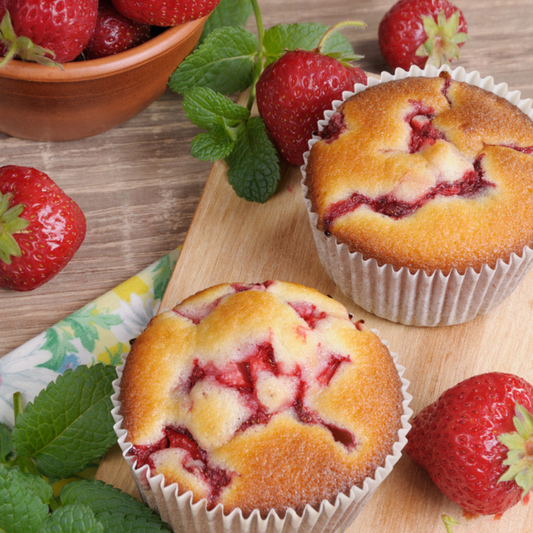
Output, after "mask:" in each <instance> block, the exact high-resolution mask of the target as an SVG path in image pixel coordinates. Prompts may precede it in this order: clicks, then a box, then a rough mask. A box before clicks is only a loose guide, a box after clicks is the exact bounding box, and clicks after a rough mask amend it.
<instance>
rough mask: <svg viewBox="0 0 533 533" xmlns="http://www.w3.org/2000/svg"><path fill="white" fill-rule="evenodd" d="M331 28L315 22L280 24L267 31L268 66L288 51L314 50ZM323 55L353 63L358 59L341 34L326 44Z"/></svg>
mask: <svg viewBox="0 0 533 533" xmlns="http://www.w3.org/2000/svg"><path fill="white" fill-rule="evenodd" d="M328 28H329V26H324V25H323V24H318V23H315V22H304V23H300V24H278V25H277V26H273V27H272V28H269V29H268V30H266V31H265V37H264V41H263V47H264V50H265V58H266V64H267V65H268V64H269V63H272V62H273V61H276V59H278V58H280V57H281V56H282V55H283V54H284V53H285V51H286V50H296V48H300V49H302V50H309V51H311V50H314V49H315V48H316V47H317V46H318V42H319V41H320V38H321V37H322V36H323V35H324V33H326V30H328ZM322 53H323V54H326V55H334V56H335V57H336V59H341V58H342V59H344V60H345V61H351V60H353V59H356V58H357V56H355V55H354V51H353V47H352V45H351V44H350V41H349V40H348V39H347V38H346V37H345V36H344V35H343V34H342V33H339V32H335V33H333V34H332V35H331V36H330V37H329V38H328V39H327V41H326V42H325V44H324V46H323V48H322Z"/></svg>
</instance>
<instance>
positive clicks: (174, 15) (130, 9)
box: [112, 0, 220, 26]
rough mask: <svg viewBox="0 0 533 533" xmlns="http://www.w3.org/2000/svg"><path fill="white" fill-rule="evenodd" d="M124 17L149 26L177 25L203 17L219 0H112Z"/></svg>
mask: <svg viewBox="0 0 533 533" xmlns="http://www.w3.org/2000/svg"><path fill="white" fill-rule="evenodd" d="M112 1H113V4H115V7H116V8H117V10H118V11H119V12H120V13H122V14H123V15H124V16H125V17H127V18H129V19H131V20H135V21H136V22H142V23H144V24H150V25H151V26H177V25H178V24H183V23H185V22H190V21H191V20H197V19H199V18H201V17H205V16H207V15H209V13H211V11H213V9H215V7H217V5H218V3H219V2H220V0H145V1H144V2H139V1H138V0H112Z"/></svg>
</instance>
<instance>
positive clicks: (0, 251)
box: [0, 193, 30, 265]
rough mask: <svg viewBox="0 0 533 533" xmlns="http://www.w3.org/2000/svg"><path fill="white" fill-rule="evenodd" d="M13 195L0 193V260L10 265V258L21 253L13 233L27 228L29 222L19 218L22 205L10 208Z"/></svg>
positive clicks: (22, 208)
mask: <svg viewBox="0 0 533 533" xmlns="http://www.w3.org/2000/svg"><path fill="white" fill-rule="evenodd" d="M12 198H13V195H12V194H10V193H8V194H1V193H0V260H1V261H3V262H4V263H6V264H7V265H10V264H11V256H15V257H20V255H21V251H20V246H19V245H18V243H17V241H16V240H15V239H14V238H13V233H18V232H20V231H22V230H24V229H25V228H27V227H28V225H29V224H30V222H29V221H28V220H25V219H23V218H20V215H21V214H22V211H23V210H24V205H23V204H17V205H13V206H11V200H12Z"/></svg>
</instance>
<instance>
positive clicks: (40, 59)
mask: <svg viewBox="0 0 533 533" xmlns="http://www.w3.org/2000/svg"><path fill="white" fill-rule="evenodd" d="M0 40H1V41H2V42H3V43H4V45H5V46H6V47H7V53H6V55H5V56H4V58H3V59H2V60H1V61H0V68H2V67H5V66H6V65H7V64H8V63H9V61H11V59H13V57H15V56H18V57H20V59H22V60H24V61H33V62H35V63H39V64H40V65H46V66H50V67H59V68H60V69H63V65H61V64H60V63H56V62H55V61H53V59H50V58H49V57H48V55H50V56H52V57H55V53H54V52H52V50H49V49H48V48H43V47H42V46H39V45H37V44H33V42H32V41H31V40H30V39H28V37H25V36H23V35H21V36H20V37H18V36H17V34H16V33H15V30H14V29H13V24H12V22H11V15H10V14H9V11H7V10H6V14H5V15H4V18H3V19H2V21H1V22H0Z"/></svg>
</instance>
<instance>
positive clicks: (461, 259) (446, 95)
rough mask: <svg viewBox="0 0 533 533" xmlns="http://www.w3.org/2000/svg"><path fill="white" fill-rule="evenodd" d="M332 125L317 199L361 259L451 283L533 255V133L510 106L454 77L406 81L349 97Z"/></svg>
mask: <svg viewBox="0 0 533 533" xmlns="http://www.w3.org/2000/svg"><path fill="white" fill-rule="evenodd" d="M330 125H331V126H329V127H326V128H325V130H324V131H323V132H322V135H323V138H322V139H321V140H319V141H318V142H316V143H315V144H314V145H313V147H312V149H311V151H310V155H309V160H308V164H307V168H306V185H307V186H308V188H309V191H308V197H309V199H310V200H311V204H312V210H313V211H314V212H316V213H317V214H318V224H319V228H320V229H321V230H323V231H327V232H330V233H331V234H333V235H334V236H335V238H336V239H337V240H338V241H339V242H341V243H344V244H346V245H348V247H349V248H350V250H351V251H352V252H359V253H362V254H363V255H364V256H365V258H375V259H376V260H377V261H378V262H379V263H380V264H391V265H393V266H394V267H395V268H400V267H408V268H411V269H423V270H425V271H426V272H428V273H431V272H433V271H435V270H441V271H443V272H444V273H448V272H449V271H450V270H451V269H454V268H455V269H457V270H458V271H459V272H464V271H465V269H467V268H468V267H472V268H474V269H475V270H479V269H480V268H481V267H482V266H484V265H488V266H491V267H493V266H494V265H495V264H496V262H497V260H498V259H503V260H507V259H508V258H509V257H510V255H511V254H512V253H513V252H514V253H517V254H519V255H521V253H522V251H523V249H524V247H525V246H528V245H531V244H532V242H533V194H532V193H533V123H532V122H531V120H530V119H529V117H527V116H526V115H525V114H524V113H522V112H521V111H520V110H519V109H518V108H517V107H516V106H514V105H512V104H510V103H509V102H508V101H507V100H505V99H503V98H501V97H498V96H496V95H494V94H493V93H490V92H488V91H485V90H483V89H480V88H478V87H475V86H472V85H469V84H467V83H463V82H458V81H454V80H452V79H451V78H450V76H449V74H447V73H444V75H441V77H438V78H424V77H422V78H406V79H403V80H394V81H390V82H386V83H382V84H379V85H376V86H374V87H371V88H368V89H366V90H364V91H361V92H360V93H358V94H356V95H354V96H353V97H351V98H349V99H348V100H347V101H346V102H344V103H343V104H342V105H341V106H340V107H339V109H338V110H337V111H336V113H335V114H334V116H333V118H332V119H331V120H330ZM354 206H356V207H354Z"/></svg>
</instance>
